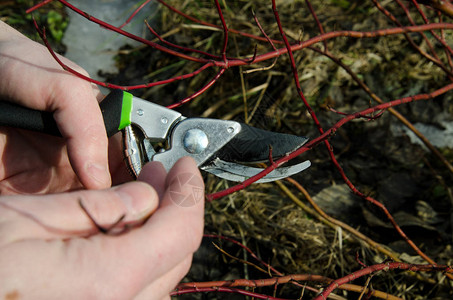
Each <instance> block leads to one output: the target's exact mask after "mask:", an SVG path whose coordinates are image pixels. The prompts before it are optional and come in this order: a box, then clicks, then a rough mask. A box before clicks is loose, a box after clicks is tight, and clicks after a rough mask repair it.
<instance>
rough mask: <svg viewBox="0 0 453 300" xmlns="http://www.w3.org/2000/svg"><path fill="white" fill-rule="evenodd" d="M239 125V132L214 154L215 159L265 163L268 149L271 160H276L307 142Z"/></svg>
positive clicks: (267, 157)
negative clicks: (270, 153) (270, 152)
mask: <svg viewBox="0 0 453 300" xmlns="http://www.w3.org/2000/svg"><path fill="white" fill-rule="evenodd" d="M239 124H240V126H241V131H240V132H239V133H238V134H237V135H236V136H235V137H234V138H233V139H231V140H230V141H229V142H228V143H227V144H226V145H225V146H224V147H222V148H221V149H220V150H219V151H218V152H217V153H216V157H218V158H220V159H221V160H224V161H229V162H242V163H254V162H265V161H268V160H269V151H270V148H272V158H273V159H274V160H276V159H278V158H280V157H283V156H285V155H287V154H288V153H291V152H292V151H294V150H296V149H297V148H299V147H301V146H302V145H303V144H305V143H306V142H307V141H308V138H306V137H301V136H295V135H290V134H284V133H277V132H271V131H266V130H263V129H259V128H255V127H251V126H248V125H246V124H242V123H239Z"/></svg>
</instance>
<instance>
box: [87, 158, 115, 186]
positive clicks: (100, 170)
mask: <svg viewBox="0 0 453 300" xmlns="http://www.w3.org/2000/svg"><path fill="white" fill-rule="evenodd" d="M86 170H87V171H88V174H90V176H91V178H93V179H94V180H95V181H96V182H97V183H99V186H100V187H106V186H110V173H109V171H108V169H107V168H106V167H105V166H103V165H100V164H96V163H88V164H87V167H86Z"/></svg>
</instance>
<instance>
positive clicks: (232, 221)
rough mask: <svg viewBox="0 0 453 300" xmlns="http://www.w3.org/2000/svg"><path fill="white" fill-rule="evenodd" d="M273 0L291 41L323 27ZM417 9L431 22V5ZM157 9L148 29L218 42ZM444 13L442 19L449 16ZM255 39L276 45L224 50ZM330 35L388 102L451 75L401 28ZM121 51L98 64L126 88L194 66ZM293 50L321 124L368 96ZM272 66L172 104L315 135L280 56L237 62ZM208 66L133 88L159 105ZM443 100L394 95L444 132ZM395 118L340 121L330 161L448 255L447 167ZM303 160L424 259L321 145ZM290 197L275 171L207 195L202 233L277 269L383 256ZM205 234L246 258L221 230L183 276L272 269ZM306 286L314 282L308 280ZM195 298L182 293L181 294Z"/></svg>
mask: <svg viewBox="0 0 453 300" xmlns="http://www.w3.org/2000/svg"><path fill="white" fill-rule="evenodd" d="M10 2H11V1H0V5H2V6H0V11H1V12H2V15H1V16H2V18H5V20H6V21H9V22H11V20H13V21H14V22H15V25H16V26H19V27H20V28H21V29H23V30H24V31H26V32H28V33H29V34H30V35H33V31H30V30H29V28H30V27H29V23H28V22H22V21H17V20H16V19H17V18H18V17H16V15H20V13H21V12H20V11H18V8H17V7H12V5H11V3H10ZM19 2H20V1H19ZM23 2H24V3H25V2H27V1H23ZM168 3H170V4H171V5H174V7H176V8H178V9H180V10H182V11H184V12H186V13H187V14H189V15H191V16H194V17H196V18H199V19H202V20H204V21H207V22H210V23H214V24H217V25H219V24H220V21H219V18H218V15H217V12H216V10H215V7H214V6H213V5H212V2H211V1H168ZM311 3H312V4H313V7H314V10H315V11H316V12H317V15H318V17H319V19H320V21H321V23H322V24H323V25H324V29H325V30H326V32H328V31H334V30H356V31H372V30H376V29H382V28H389V27H394V26H395V25H394V24H392V23H391V22H390V21H389V20H388V19H387V18H386V17H385V16H384V15H383V14H382V13H381V12H379V11H378V10H377V9H376V8H375V7H374V5H373V4H372V3H371V2H370V3H369V2H368V1H311ZM277 4H278V9H279V13H280V17H281V20H282V22H283V27H284V29H285V31H286V33H287V35H288V37H289V39H290V42H292V43H296V42H297V41H298V40H299V39H301V40H306V39H308V38H309V37H314V36H316V35H318V34H319V29H318V27H317V26H316V23H315V22H314V21H313V17H312V15H311V14H310V12H309V10H308V9H307V7H306V5H305V3H303V2H300V1H294V2H293V1H277ZM406 4H407V5H408V7H410V5H409V4H408V3H406ZM222 7H223V9H224V13H225V19H226V22H227V24H228V25H229V27H232V28H234V29H237V30H241V31H244V32H248V33H252V34H255V35H257V36H262V34H261V32H260V30H259V29H258V26H257V25H256V24H255V22H254V21H253V16H252V12H251V11H252V9H253V10H254V11H255V12H256V15H257V17H258V19H259V21H260V23H261V25H262V26H263V28H264V30H265V31H266V33H267V34H268V35H269V36H270V37H271V38H273V39H277V40H278V39H281V37H280V35H279V33H278V27H277V25H276V22H275V20H274V17H273V13H272V10H271V5H270V1H228V8H225V6H224V5H223V6H222ZM386 8H387V9H389V10H390V11H392V12H393V13H394V14H395V16H397V17H398V19H399V20H400V21H401V22H402V23H403V24H408V21H407V19H406V17H405V15H404V12H403V11H402V10H401V9H399V8H398V7H397V5H396V4H395V3H391V1H387V2H386ZM58 9H59V8H58V7H57V10H58ZM423 9H424V11H425V12H426V14H427V15H429V16H430V17H432V18H433V20H435V17H434V16H435V14H436V13H435V12H434V11H432V10H429V9H426V8H424V7H423ZM43 14H44V13H43ZM411 15H412V17H413V18H414V19H415V20H416V22H417V23H418V24H422V21H421V19H420V17H419V16H418V14H417V13H416V11H415V10H411ZM159 18H160V21H161V22H160V25H158V27H157V28H155V29H156V30H157V31H158V32H160V33H161V34H163V33H168V36H167V37H166V39H168V40H169V41H171V42H173V43H176V44H179V45H182V46H185V47H193V48H197V49H201V50H204V51H207V52H210V53H213V54H219V53H220V52H221V49H220V48H221V45H222V41H223V34H222V31H212V30H205V29H199V28H195V27H194V26H193V22H190V21H187V20H184V19H183V18H182V17H180V16H178V15H176V14H175V13H172V12H170V11H169V10H168V9H165V8H163V7H161V8H160V11H159ZM19 20H20V18H19ZM446 20H448V21H451V20H452V19H451V18H450V19H448V18H447V17H446ZM447 34H449V35H450V39H448V38H447V41H448V42H449V43H450V46H453V38H451V37H452V36H453V35H452V32H451V31H450V32H449V33H447ZM411 37H412V38H413V39H414V41H415V42H416V43H417V44H418V45H420V47H421V48H423V49H425V50H426V49H427V47H428V46H427V45H426V43H425V42H423V40H422V38H421V37H420V35H418V34H411ZM430 37H431V36H430ZM255 45H257V53H258V54H261V53H265V52H269V51H272V47H271V46H270V45H269V44H268V43H266V42H257V41H255V40H253V39H250V38H246V37H241V36H239V35H235V34H230V40H229V46H228V50H227V54H228V56H232V57H233V56H241V57H244V56H246V55H252V54H253V53H254V47H255ZM327 45H328V48H329V50H330V51H331V53H333V54H334V55H335V56H336V57H338V58H341V59H342V61H343V62H344V63H345V64H346V65H347V66H349V67H350V68H351V69H352V70H353V71H354V72H355V73H356V74H357V75H358V77H359V78H360V79H362V80H363V81H364V82H365V83H366V84H367V85H368V86H369V87H370V88H371V89H372V91H373V92H374V93H375V94H377V95H378V96H379V97H381V98H382V99H383V100H384V101H385V102H387V101H390V100H394V99H399V98H402V97H405V96H409V95H415V94H421V93H428V92H431V91H433V90H435V89H437V88H440V87H442V86H444V85H446V84H448V83H449V82H448V77H447V76H446V75H445V74H444V73H443V72H442V70H440V69H439V68H438V67H436V66H435V65H433V64H432V63H430V62H428V61H426V60H425V59H424V58H422V57H421V55H420V54H418V53H417V52H416V51H415V50H414V49H413V48H411V47H410V45H409V44H408V42H407V41H406V40H405V38H404V36H403V35H395V36H390V37H379V38H371V39H352V38H344V37H340V38H336V39H332V40H329V41H328V42H327ZM279 47H282V46H279ZM434 47H438V48H436V49H437V50H438V53H439V55H440V56H442V50H440V49H441V48H440V45H439V44H434ZM316 48H317V49H322V44H318V45H317V46H316ZM427 51H428V50H427ZM122 53H123V54H120V55H118V58H117V60H118V66H119V68H120V73H119V75H118V74H104V75H105V76H107V77H108V79H109V80H110V81H111V82H114V83H119V84H127V85H131V84H139V83H143V82H147V81H156V80H162V79H166V78H171V77H174V76H177V75H181V74H185V73H188V72H190V71H193V70H194V69H195V68H197V67H199V65H198V64H196V63H192V62H188V63H184V62H181V59H179V58H174V57H171V56H168V55H166V54H162V53H160V52H158V51H156V50H153V49H149V48H143V47H138V48H131V47H127V46H126V47H125V48H124V49H123V52H122ZM442 58H444V56H442ZM295 60H296V65H297V68H298V72H299V76H300V78H301V80H300V82H301V85H302V89H303V92H304V94H305V96H306V97H307V99H308V102H309V103H310V104H311V105H312V107H313V109H314V111H315V112H316V114H317V116H318V118H319V119H320V123H321V125H322V126H323V128H324V129H328V128H329V127H331V126H332V125H333V124H335V123H336V122H337V121H338V120H340V119H341V118H342V117H343V116H342V115H339V114H338V113H335V112H332V111H330V110H329V109H328V108H329V107H332V108H334V109H335V110H337V111H341V112H345V113H351V112H355V111H359V110H362V109H365V108H367V107H369V106H370V105H375V103H374V102H373V100H371V98H370V96H369V95H367V94H366V93H365V92H364V91H363V90H362V89H360V87H359V86H358V85H357V83H356V82H354V81H353V80H352V78H351V77H350V76H349V75H348V74H347V73H346V72H345V71H344V70H343V69H342V68H340V67H339V66H338V65H337V64H336V63H335V62H334V61H332V60H330V59H329V58H327V57H326V56H323V55H321V54H319V53H317V52H314V51H312V50H308V49H306V50H303V51H298V52H296V53H295ZM443 61H444V62H445V61H446V60H445V59H443ZM272 63H273V60H269V61H267V62H263V63H260V64H258V65H252V66H244V67H242V68H231V69H229V70H227V71H226V72H225V74H224V75H223V76H222V77H221V79H220V80H219V81H218V82H217V83H216V84H215V85H214V86H213V87H212V88H211V89H209V90H208V91H207V92H206V93H204V94H203V95H202V96H200V97H198V98H196V99H195V100H194V101H192V102H191V103H190V104H186V105H184V106H182V107H181V108H179V110H180V111H182V112H183V113H184V114H186V115H188V116H204V117H212V118H221V119H234V120H239V121H246V122H248V123H250V124H251V125H253V126H256V127H260V128H264V129H267V130H272V131H278V132H285V133H290V134H296V135H304V136H308V137H310V138H316V137H317V136H318V135H319V133H318V131H317V129H316V127H315V126H314V124H313V121H312V120H311V118H310V117H309V115H308V113H307V110H306V108H305V107H304V106H303V104H302V102H301V100H300V98H299V97H298V95H297V91H296V89H295V86H294V82H293V74H292V72H291V66H290V63H289V60H288V57H287V56H286V55H284V56H281V57H279V58H278V60H277V61H276V62H275V65H274V66H273V67H272V68H270V69H268V70H262V71H257V72H253V73H248V74H244V73H242V74H241V72H243V71H245V70H248V69H253V68H259V67H267V66H270V65H272ZM216 71H217V70H216V69H214V70H207V71H205V72H203V73H201V74H200V75H198V76H196V77H194V78H192V79H189V80H185V81H181V82H177V83H174V84H169V85H165V86H158V87H155V88H151V89H143V90H138V91H136V92H134V93H135V94H136V95H138V96H141V97H144V98H148V99H150V100H152V101H155V102H158V103H160V104H163V105H167V104H170V103H174V102H176V101H178V100H180V99H183V98H185V97H187V96H188V95H190V94H192V93H194V92H195V91H196V90H198V89H200V88H201V87H202V86H203V85H204V84H206V83H207V82H208V81H209V80H210V79H211V78H212V77H213V76H214V75H215V73H216ZM452 98H453V93H452V92H449V93H447V94H445V95H442V96H440V97H438V98H436V99H434V100H431V101H421V102H417V103H411V104H407V105H403V106H399V107H397V110H398V111H399V112H400V113H401V114H402V115H404V116H405V117H406V118H407V119H408V120H409V121H410V122H412V123H420V124H425V125H430V126H432V127H433V128H434V129H437V130H438V132H440V133H441V136H442V134H443V136H445V138H444V139H445V140H448V139H449V137H448V134H447V131H448V130H447V127H448V126H449V125H448V124H451V123H450V122H451V121H452V120H453V101H452V100H453V99H452ZM404 128H405V127H404V126H403V125H402V124H401V122H400V121H399V120H397V119H396V118H395V117H394V116H393V115H391V114H390V113H389V112H385V113H384V114H383V115H382V117H380V118H378V119H376V120H374V121H368V120H363V119H361V120H356V121H353V122H349V123H348V124H346V125H345V126H343V127H342V128H340V129H339V130H338V131H337V133H336V134H335V135H334V136H333V137H331V138H330V141H331V143H332V146H333V150H334V153H335V155H336V158H337V159H338V161H339V162H340V165H341V167H342V168H343V169H344V171H345V174H346V175H347V176H348V177H349V179H350V180H351V182H352V183H353V184H354V185H355V186H356V187H357V188H358V189H359V190H360V191H362V192H363V193H364V194H366V195H370V196H372V197H373V198H374V199H377V200H378V201H379V202H381V203H383V204H384V205H385V206H386V207H387V208H388V210H389V212H390V213H391V214H392V215H393V216H394V218H395V220H396V221H397V223H398V224H399V225H400V226H401V228H402V229H403V230H404V231H405V232H406V234H407V235H408V236H409V238H411V239H412V240H413V241H414V242H415V243H416V244H417V245H418V246H419V247H420V248H421V250H423V251H424V252H425V253H426V254H428V255H429V256H430V257H431V258H433V259H434V260H435V261H436V262H437V263H439V264H450V265H451V264H452V259H453V249H452V246H451V245H452V234H453V233H452V223H451V220H452V203H453V202H452V201H453V199H452V192H451V187H452V186H453V185H452V179H453V178H452V173H450V172H449V171H448V169H447V168H446V167H445V165H443V164H442V163H441V162H440V160H439V158H438V157H436V156H434V155H433V154H432V152H430V151H427V150H426V149H425V148H424V147H423V146H420V145H419V144H414V143H411V140H410V138H409V136H408V134H407V133H406V131H405V130H404ZM434 129H433V130H434ZM439 150H440V152H441V153H442V154H443V155H444V156H445V157H446V159H447V160H448V161H449V162H450V163H452V161H453V152H452V149H451V148H448V147H441V148H440V149H439ZM306 159H310V160H311V162H312V166H311V167H310V169H309V170H307V171H305V172H303V173H301V174H298V175H296V176H294V177H293V179H295V180H296V181H297V182H299V183H300V184H301V185H302V186H303V187H305V189H306V190H307V191H308V193H309V195H311V197H313V198H314V200H315V201H316V202H317V203H318V205H319V206H320V207H321V208H322V209H323V210H324V211H325V212H326V213H327V214H329V215H330V216H331V217H334V218H336V219H338V220H341V221H343V222H344V223H346V224H348V225H350V226H351V227H353V228H355V229H358V230H359V231H360V232H362V233H363V234H365V235H366V236H368V237H369V238H371V239H373V240H374V241H376V242H378V243H381V244H382V245H384V246H385V247H387V248H388V249H391V250H392V251H394V252H395V253H397V254H398V256H399V258H400V259H402V260H403V261H405V262H409V263H426V262H425V261H424V260H423V259H421V258H420V257H419V256H417V255H416V253H415V252H414V251H413V249H411V248H410V247H409V246H408V244H407V243H406V242H404V241H403V239H402V238H401V237H400V236H399V235H398V234H397V232H396V231H395V230H394V228H393V227H392V225H391V224H390V223H389V222H388V221H387V219H386V217H385V215H383V214H382V212H381V211H380V210H379V209H377V208H376V206H374V205H372V204H370V203H368V202H366V201H365V200H363V199H361V198H359V197H357V196H354V195H353V194H352V193H351V192H350V189H349V188H348V187H347V186H346V185H345V183H344V181H343V179H342V178H341V176H340V174H339V172H338V170H337V169H336V168H335V167H334V166H333V165H332V163H331V160H330V158H329V156H328V152H327V150H326V149H325V147H324V146H323V145H322V144H321V145H319V146H318V147H316V148H314V149H313V150H311V151H309V152H307V153H305V154H304V155H303V156H301V157H298V158H296V159H295V161H294V162H301V161H303V160H306ZM294 162H292V163H294ZM205 176H206V178H205V179H206V186H207V193H212V192H215V191H218V190H222V189H225V188H226V187H228V186H231V185H232V183H230V182H226V181H222V180H219V179H217V178H214V177H211V176H207V175H205ZM281 185H283V186H284V187H287V189H288V190H289V192H285V190H284V189H282V187H281ZM291 194H292V195H294V196H295V197H296V198H297V199H300V200H301V201H302V202H304V203H306V201H305V197H304V196H303V195H302V194H301V193H300V191H299V190H297V189H296V188H295V186H294V185H293V184H291V183H289V182H287V181H282V182H281V183H280V185H279V184H276V183H268V184H256V185H253V186H251V187H248V188H247V189H245V190H242V191H239V192H237V193H234V194H231V195H229V196H226V197H223V198H221V199H218V200H215V201H213V202H212V203H208V204H207V207H206V216H205V219H206V233H215V234H219V235H223V236H228V237H231V238H234V239H236V240H238V241H239V242H241V243H243V244H244V245H247V246H248V247H249V248H251V249H252V250H253V251H254V252H255V253H256V254H257V255H258V256H259V257H260V258H261V259H262V260H263V261H265V262H268V263H270V264H271V265H272V266H273V267H274V268H276V269H278V270H279V271H281V272H282V273H283V274H304V273H307V274H308V273H310V274H318V275H324V276H327V277H330V278H338V277H343V276H345V275H347V274H350V273H351V272H353V271H355V270H358V269H360V268H361V265H360V264H359V263H358V262H357V260H356V254H357V253H358V254H359V256H360V259H361V261H363V262H364V263H365V264H368V265H370V264H376V263H381V262H382V261H384V260H385V259H386V257H385V256H384V255H383V254H382V253H379V252H377V251H375V250H373V249H371V248H370V247H369V246H368V245H367V244H366V243H364V242H363V240H361V239H358V238H356V237H354V236H352V235H351V234H350V233H349V232H348V231H347V230H345V229H344V228H343V229H341V228H339V227H338V226H334V227H330V226H328V225H326V224H325V223H323V222H321V221H319V220H318V219H317V215H316V214H314V215H312V214H310V213H307V211H305V210H303V209H302V208H301V207H300V206H299V205H298V204H297V203H296V202H294V200H293V199H292V198H291V196H290V195H291ZM212 242H214V243H216V244H217V245H219V246H220V247H221V248H222V249H223V250H224V251H226V252H227V253H229V254H230V255H232V256H234V257H237V258H240V259H242V260H246V261H251V262H253V263H256V261H254V260H253V259H252V258H251V257H250V255H245V252H244V251H243V250H242V249H241V248H240V247H238V246H236V245H233V244H231V243H227V242H222V241H219V240H217V239H205V240H204V242H203V246H202V248H201V249H200V251H199V252H198V253H197V254H196V255H195V259H194V264H193V268H192V270H191V272H190V273H189V275H188V277H187V278H186V279H185V280H186V281H212V280H227V279H235V278H250V279H259V278H267V277H268V275H267V274H265V273H262V272H260V271H258V270H257V269H256V268H254V267H253V266H251V265H245V264H244V263H243V262H241V261H238V260H236V259H232V258H231V257H229V256H227V255H225V254H222V253H221V252H219V251H218V250H217V249H216V248H215V247H214V246H213V244H212ZM366 280H367V278H362V279H359V280H356V281H354V283H355V284H358V285H365V284H366ZM304 283H305V282H304ZM306 283H307V284H308V285H309V286H313V287H317V288H320V287H322V285H319V286H318V285H317V284H316V283H313V282H306ZM371 286H372V287H373V288H374V289H377V290H381V291H384V292H387V293H389V294H392V295H394V296H398V297H402V298H406V299H449V298H452V297H453V292H452V285H451V283H449V282H448V280H446V279H445V276H444V275H443V274H441V273H434V274H422V275H421V277H418V278H417V277H415V276H414V274H411V273H407V272H402V271H390V272H386V273H379V274H377V275H375V276H374V277H373V278H372V279H371ZM301 290H302V289H301V288H299V287H294V286H292V285H290V284H287V285H281V286H279V287H278V289H277V292H276V294H275V296H278V297H283V298H284V297H287V298H298V297H299V296H300V295H301ZM255 291H256V292H259V293H263V294H268V295H273V292H274V291H273V287H271V288H270V289H267V290H266V289H256V290H255ZM337 294H338V295H342V296H344V297H345V298H347V299H357V298H358V297H359V296H358V294H356V293H351V292H348V293H346V292H341V291H337ZM314 295H315V294H314V293H312V292H309V291H305V296H304V299H306V298H307V299H310V298H311V297H313V296H314ZM194 297H195V296H194V295H188V296H184V297H181V298H183V299H185V298H188V299H191V298H194ZM198 297H200V299H201V298H206V299H216V298H218V299H241V298H243V296H237V295H229V294H221V293H209V294H201V295H198Z"/></svg>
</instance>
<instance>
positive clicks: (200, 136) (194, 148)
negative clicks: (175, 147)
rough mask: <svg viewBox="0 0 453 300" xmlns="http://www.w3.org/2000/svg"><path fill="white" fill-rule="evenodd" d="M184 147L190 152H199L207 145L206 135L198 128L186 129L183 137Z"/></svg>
mask: <svg viewBox="0 0 453 300" xmlns="http://www.w3.org/2000/svg"><path fill="white" fill-rule="evenodd" d="M183 145H184V149H186V151H187V152H189V153H192V154H199V153H201V152H203V151H204V149H206V147H208V136H207V135H206V133H204V131H203V130H200V129H190V130H188V131H187V132H186V133H185V135H184V138H183Z"/></svg>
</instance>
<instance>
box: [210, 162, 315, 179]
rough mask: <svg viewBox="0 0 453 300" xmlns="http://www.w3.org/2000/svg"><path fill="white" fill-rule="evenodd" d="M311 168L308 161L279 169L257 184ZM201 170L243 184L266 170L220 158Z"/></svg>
mask: <svg viewBox="0 0 453 300" xmlns="http://www.w3.org/2000/svg"><path fill="white" fill-rule="evenodd" d="M310 166H311V163H310V161H309V160H306V161H304V162H302V163H300V164H297V165H294V166H290V167H281V168H277V169H275V170H273V171H272V172H270V173H269V174H267V175H266V176H264V177H263V178H261V179H260V180H258V181H256V183H263V182H271V181H275V180H279V179H283V178H286V177H288V176H291V175H294V174H297V173H299V172H302V171H303V170H305V169H307V168H308V167H310ZM201 169H202V170H204V171H206V172H209V173H211V174H214V175H216V176H217V177H220V178H223V179H227V180H231V181H238V182H242V181H244V180H246V179H248V178H250V177H252V176H254V175H256V174H258V173H259V172H261V171H263V170H264V169H261V168H254V167H249V166H244V165H240V164H236V163H232V162H227V161H223V160H220V159H218V158H217V159H215V160H213V161H212V162H210V164H209V165H207V166H203V167H201Z"/></svg>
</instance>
